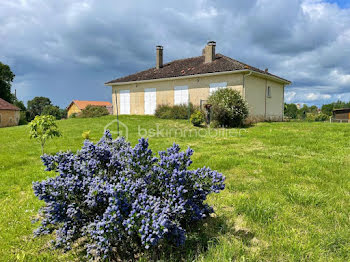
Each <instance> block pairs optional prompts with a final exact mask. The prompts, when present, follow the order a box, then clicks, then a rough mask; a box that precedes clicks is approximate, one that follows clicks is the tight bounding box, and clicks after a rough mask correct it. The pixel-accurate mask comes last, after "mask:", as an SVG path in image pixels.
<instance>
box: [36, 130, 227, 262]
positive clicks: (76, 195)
mask: <svg viewBox="0 0 350 262" xmlns="http://www.w3.org/2000/svg"><path fill="white" fill-rule="evenodd" d="M192 154H193V150H191V149H190V148H188V149H187V150H186V151H184V152H182V151H180V147H179V146H178V145H176V144H174V145H173V146H172V147H170V148H168V149H167V150H166V151H163V152H159V157H158V158H157V157H155V156H154V154H153V152H152V151H151V150H150V149H149V147H148V141H147V140H146V139H144V138H141V139H140V140H139V142H138V144H137V145H136V146H135V147H131V146H130V144H129V143H127V142H126V141H125V140H124V139H123V138H118V139H116V140H112V137H111V135H110V133H109V131H107V132H106V133H105V135H104V137H103V138H102V139H101V140H100V141H99V142H98V143H96V144H94V143H92V142H90V141H88V140H86V141H85V143H84V146H83V147H82V149H81V150H80V151H78V152H77V153H76V154H73V153H71V152H66V153H62V152H60V153H57V154H56V155H43V156H42V161H43V163H44V165H45V166H46V170H47V171H54V172H56V173H57V176H56V177H53V178H48V179H47V180H44V181H42V182H35V183H33V188H34V193H35V195H36V196H37V197H38V198H39V199H40V200H43V201H44V202H45V205H44V207H43V208H42V209H41V210H40V217H41V225H40V227H39V228H38V229H37V230H36V231H35V234H36V235H42V234H50V233H52V232H54V233H55V234H56V237H55V240H54V241H53V244H54V246H55V247H57V248H64V249H65V250H69V249H71V248H72V247H73V246H75V244H77V243H80V246H83V247H84V250H86V253H87V255H88V256H90V257H91V258H93V259H98V260H110V259H115V258H121V257H126V256H129V257H132V258H133V257H134V256H135V255H137V254H141V253H142V252H145V251H146V250H150V251H152V250H159V248H162V247H166V246H169V245H170V246H179V245H183V244H184V242H185V240H186V231H185V228H186V225H187V226H188V225H189V223H193V222H195V221H199V220H201V219H204V218H206V217H207V216H208V215H209V214H210V213H213V212H214V211H213V209H212V207H210V206H209V205H207V204H206V203H204V201H205V200H206V198H207V195H208V194H210V193H212V192H214V193H218V192H219V191H220V190H223V189H224V187H225V185H224V180H225V177H223V176H222V174H220V173H218V172H216V171H212V170H210V169H209V168H207V167H203V168H199V169H196V170H189V166H190V165H191V163H192V161H191V156H192Z"/></svg>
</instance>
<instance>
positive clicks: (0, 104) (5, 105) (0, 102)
mask: <svg viewBox="0 0 350 262" xmlns="http://www.w3.org/2000/svg"><path fill="white" fill-rule="evenodd" d="M0 110H15V111H21V109H19V108H18V107H17V106H14V105H13V104H10V103H9V102H7V101H5V100H4V99H2V98H0Z"/></svg>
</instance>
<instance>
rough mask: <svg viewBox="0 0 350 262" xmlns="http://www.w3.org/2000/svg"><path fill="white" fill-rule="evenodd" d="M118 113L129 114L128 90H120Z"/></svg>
mask: <svg viewBox="0 0 350 262" xmlns="http://www.w3.org/2000/svg"><path fill="white" fill-rule="evenodd" d="M119 97H120V99H119V100H120V114H121V115H130V90H120V92H119Z"/></svg>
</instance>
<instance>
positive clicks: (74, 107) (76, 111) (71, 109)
mask: <svg viewBox="0 0 350 262" xmlns="http://www.w3.org/2000/svg"><path fill="white" fill-rule="evenodd" d="M80 113H81V110H80V109H79V108H78V107H77V105H76V104H74V103H73V104H72V105H71V106H70V107H69V108H68V111H67V116H68V117H70V116H71V115H72V114H80Z"/></svg>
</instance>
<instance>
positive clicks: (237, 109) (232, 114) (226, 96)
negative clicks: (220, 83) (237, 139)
mask: <svg viewBox="0 0 350 262" xmlns="http://www.w3.org/2000/svg"><path fill="white" fill-rule="evenodd" d="M208 104H211V105H212V107H211V109H212V111H213V119H214V120H216V121H218V122H219V124H220V125H221V126H226V127H238V126H242V125H243V122H244V120H245V119H246V118H247V116H248V106H247V104H246V102H245V101H244V99H243V98H242V97H241V95H240V93H239V92H237V91H236V90H233V89H230V88H221V89H219V90H217V91H216V92H214V93H213V94H212V95H210V96H209V98H208Z"/></svg>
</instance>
